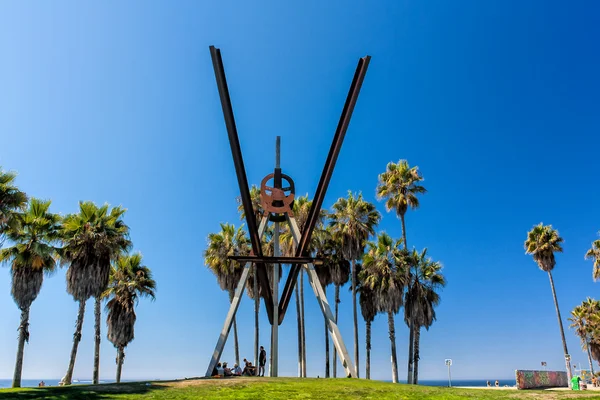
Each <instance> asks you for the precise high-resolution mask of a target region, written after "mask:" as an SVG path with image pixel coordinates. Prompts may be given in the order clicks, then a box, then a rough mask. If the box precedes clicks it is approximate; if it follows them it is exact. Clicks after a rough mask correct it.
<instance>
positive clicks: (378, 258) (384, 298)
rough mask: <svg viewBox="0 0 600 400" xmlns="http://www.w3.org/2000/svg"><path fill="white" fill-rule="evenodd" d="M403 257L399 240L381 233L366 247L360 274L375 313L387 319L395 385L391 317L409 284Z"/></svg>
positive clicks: (403, 253)
mask: <svg viewBox="0 0 600 400" xmlns="http://www.w3.org/2000/svg"><path fill="white" fill-rule="evenodd" d="M406 253H407V252H406V250H401V249H400V241H399V240H393V239H392V238H391V237H390V236H389V235H388V234H387V233H385V232H382V233H380V234H379V235H378V236H377V242H369V243H368V248H367V253H366V254H365V255H364V256H363V265H362V266H363V269H362V271H361V282H363V286H365V287H367V288H369V289H371V290H372V291H373V294H374V297H375V303H376V305H377V311H378V312H383V313H386V314H387V316H388V330H389V336H390V345H391V353H392V382H394V383H398V359H397V355H396V327H395V323H394V314H397V313H398V311H400V307H402V300H403V299H402V294H403V293H404V288H405V287H406V284H407V280H408V279H407V276H408V263H407V261H406V258H407V255H406Z"/></svg>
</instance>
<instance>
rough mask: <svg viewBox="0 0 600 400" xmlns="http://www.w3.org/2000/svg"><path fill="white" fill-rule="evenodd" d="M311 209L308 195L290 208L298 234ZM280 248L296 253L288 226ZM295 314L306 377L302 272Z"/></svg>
mask: <svg viewBox="0 0 600 400" xmlns="http://www.w3.org/2000/svg"><path fill="white" fill-rule="evenodd" d="M311 207H312V200H310V199H309V198H308V194H307V195H304V196H299V197H296V199H295V200H294V204H293V207H292V212H293V215H294V219H295V220H296V223H297V225H298V229H299V230H300V232H302V231H304V226H305V225H306V220H307V219H308V213H309V211H310V208H311ZM324 215H325V213H324V211H321V213H320V215H319V220H318V221H317V224H318V225H319V226H317V229H320V225H321V224H322V219H323V217H324ZM279 242H280V248H281V251H282V254H283V255H284V256H290V257H291V256H294V255H295V252H296V246H295V244H294V238H293V235H292V233H291V231H290V229H289V227H288V225H283V231H282V233H281V235H280V236H279ZM318 244H319V242H318V239H317V238H316V237H315V236H314V235H313V238H312V239H311V243H310V246H309V250H308V252H309V253H310V254H313V253H314V252H315V251H316V248H317V246H318ZM296 313H297V315H298V321H297V322H298V356H299V360H298V366H299V375H300V376H301V377H306V329H305V324H304V271H303V270H302V269H301V270H300V275H299V276H298V280H297V281H296Z"/></svg>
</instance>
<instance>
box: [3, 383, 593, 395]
mask: <svg viewBox="0 0 600 400" xmlns="http://www.w3.org/2000/svg"><path fill="white" fill-rule="evenodd" d="M39 398H43V399H50V400H58V399H81V400H84V399H85V400H100V399H128V400H129V399H160V400H163V399H165V400H166V399H169V400H178V399H285V400H287V399H327V400H333V399H376V400H382V399H571V398H585V399H594V398H595V399H600V392H571V391H516V390H498V389H457V388H442V387H430V386H409V385H394V384H392V383H386V382H378V381H367V380H364V379H360V380H358V379H312V378H308V379H297V378H233V379H190V380H183V381H164V382H136V383H124V384H114V383H113V384H104V385H96V386H91V385H90V386H79V385H77V386H71V387H52V388H28V389H1V390H0V400H4V399H39Z"/></svg>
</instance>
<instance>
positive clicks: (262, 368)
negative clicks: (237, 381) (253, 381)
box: [258, 346, 267, 376]
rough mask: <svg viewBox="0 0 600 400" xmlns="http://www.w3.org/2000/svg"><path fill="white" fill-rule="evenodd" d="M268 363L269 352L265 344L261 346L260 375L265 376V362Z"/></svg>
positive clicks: (259, 357)
mask: <svg viewBox="0 0 600 400" xmlns="http://www.w3.org/2000/svg"><path fill="white" fill-rule="evenodd" d="M266 363H267V352H266V351H265V348H264V347H263V346H260V355H259V356H258V376H265V364H266Z"/></svg>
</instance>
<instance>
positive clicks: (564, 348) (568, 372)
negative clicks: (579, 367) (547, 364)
mask: <svg viewBox="0 0 600 400" xmlns="http://www.w3.org/2000/svg"><path fill="white" fill-rule="evenodd" d="M548 277H549V278H550V287H551V288H552V297H553V298H554V307H555V308H556V317H557V318H558V326H559V328H560V337H561V339H562V345H563V350H564V352H565V365H566V368H567V378H568V380H569V382H571V377H572V374H571V360H568V359H567V358H566V355H567V354H569V351H568V350H567V341H566V340H565V330H564V329H563V324H562V318H561V317H560V310H559V309H558V299H557V298H556V290H555V289H554V279H552V271H548Z"/></svg>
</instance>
